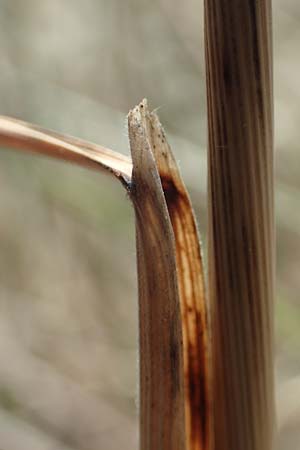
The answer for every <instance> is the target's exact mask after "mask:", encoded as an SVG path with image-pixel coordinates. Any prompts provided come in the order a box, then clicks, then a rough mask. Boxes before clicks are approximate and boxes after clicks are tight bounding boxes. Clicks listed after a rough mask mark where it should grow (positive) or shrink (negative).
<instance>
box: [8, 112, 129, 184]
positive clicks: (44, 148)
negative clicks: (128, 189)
mask: <svg viewBox="0 0 300 450" xmlns="http://www.w3.org/2000/svg"><path fill="white" fill-rule="evenodd" d="M0 144H1V145H5V146H8V147H13V148H16V149H20V150H26V151H29V152H34V153H38V154H42V155H46V156H50V157H52V158H57V159H62V160H64V161H68V162H74V163H76V164H79V165H80V166H84V167H90V168H94V169H98V170H99V169H100V170H105V171H109V172H111V173H112V174H113V175H114V176H116V177H117V178H119V179H120V181H121V182H122V183H123V184H124V185H125V186H127V185H128V184H129V183H130V180H131V172H132V163H131V161H130V159H129V158H128V157H126V156H124V155H122V154H120V153H117V152H114V151H112V150H109V149H107V148H104V147H102V146H101V145H97V144H92V143H90V142H86V141H84V140H82V139H77V138H73V137H71V136H64V135H62V134H59V133H55V132H53V131H50V130H46V129H43V128H41V127H38V126H36V125H32V124H30V123H27V122H23V121H20V120H16V119H11V118H10V117H4V116H0Z"/></svg>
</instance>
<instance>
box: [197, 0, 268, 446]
mask: <svg viewBox="0 0 300 450" xmlns="http://www.w3.org/2000/svg"><path fill="white" fill-rule="evenodd" d="M205 41H206V42H205V44H206V64H207V96H208V137H209V296H210V302H211V305H212V341H213V342H212V345H213V394H214V401H213V405H214V436H215V449H216V450H241V449H243V450H250V449H251V450H271V448H272V442H273V426H274V425H273V424H274V398H273V395H274V394H273V282H274V224H273V92H272V36H271V1H270V0H261V1H255V0H231V1H227V0H205Z"/></svg>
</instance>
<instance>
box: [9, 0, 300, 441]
mask: <svg viewBox="0 0 300 450" xmlns="http://www.w3.org/2000/svg"><path fill="white" fill-rule="evenodd" d="M273 13H274V70H275V130H276V220H277V285H276V383H277V385H276V398H277V410H278V425H279V436H278V439H277V449H278V450H283V449H284V450H295V449H297V448H299V445H300V358H299V350H300V299H299V292H300V276H299V275H300V274H299V261H300V240H299V233H300V209H299V203H298V202H299V199H300V195H299V192H300V165H299V161H300V159H299V154H298V152H299V149H298V143H299V142H300V128H299V119H300V83H299V70H300V64H299V43H300V40H299V38H300V26H299V25H300V3H299V2H298V1H297V0H274V2H273ZM0 24H1V26H0V52H1V59H0V73H1V82H0V114H5V115H10V116H13V117H16V118H20V119H23V120H27V121H30V122H34V123H37V124H39V125H42V126H44V127H47V128H52V129H55V130H57V131H60V132H63V133H67V134H71V135H75V136H78V137H82V138H85V139H88V140H92V141H95V142H98V143H100V144H103V145H105V146H107V147H110V148H112V149H115V150H118V151H120V152H124V153H128V138H127V131H126V120H125V118H126V114H127V112H128V110H129V109H130V108H132V107H133V106H134V105H135V104H136V103H138V102H139V101H140V100H141V99H142V98H143V97H147V98H148V100H149V103H150V106H151V107H152V108H153V109H156V108H158V109H159V115H160V118H161V121H162V123H163V124H164V126H165V129H166V132H167V135H168V138H169V141H170V143H171V145H172V148H173V150H174V153H175V154H176V157H177V159H178V161H179V164H180V167H181V169H182V172H183V175H184V178H185V180H186V183H187V185H188V188H189V191H190V193H191V195H192V199H193V202H194V206H195V209H196V212H197V217H198V221H199V225H200V229H201V231H202V239H203V241H204V245H205V242H206V220H207V213H206V205H205V191H206V161H205V159H206V104H205V103H206V100H205V69H204V60H203V58H204V49H203V10H202V2H201V1H200V0H187V1H185V2H181V1H179V0H154V1H152V2H149V1H147V0H122V1H121V0H109V1H108V0H85V1H84V2H83V1H79V0H72V1H71V0H43V1H41V0H26V2H25V1H23V0H0ZM0 159H1V161H0V210H1V221H0V253H1V258H0V309H1V314H0V335H1V336H0V360H1V364H0V447H1V450H19V449H20V450H21V449H22V450H27V449H28V450H46V449H47V450H50V449H51V450H54V449H55V450H67V449H68V450H75V449H82V450H83V449H84V450H96V449H105V450H114V449H120V448H122V449H123V450H127V449H128V450H129V449H130V450H132V449H137V408H136V398H137V373H138V372H137V366H138V363H137V356H138V355H137V289H136V274H135V245H134V220H133V212H132V209H131V207H130V204H129V200H128V198H127V197H126V195H125V194H124V191H123V189H122V187H121V186H119V185H118V183H116V182H115V180H111V179H110V178H108V177H106V176H101V175H99V174H97V173H93V172H90V171H87V170H84V169H79V168H77V167H74V166H71V165H67V164H64V163H58V162H55V161H52V160H47V159H44V158H41V157H37V156H30V155H23V154H19V153H16V152H12V151H6V150H2V151H1V152H0ZM262 426H263V424H262Z"/></svg>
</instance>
